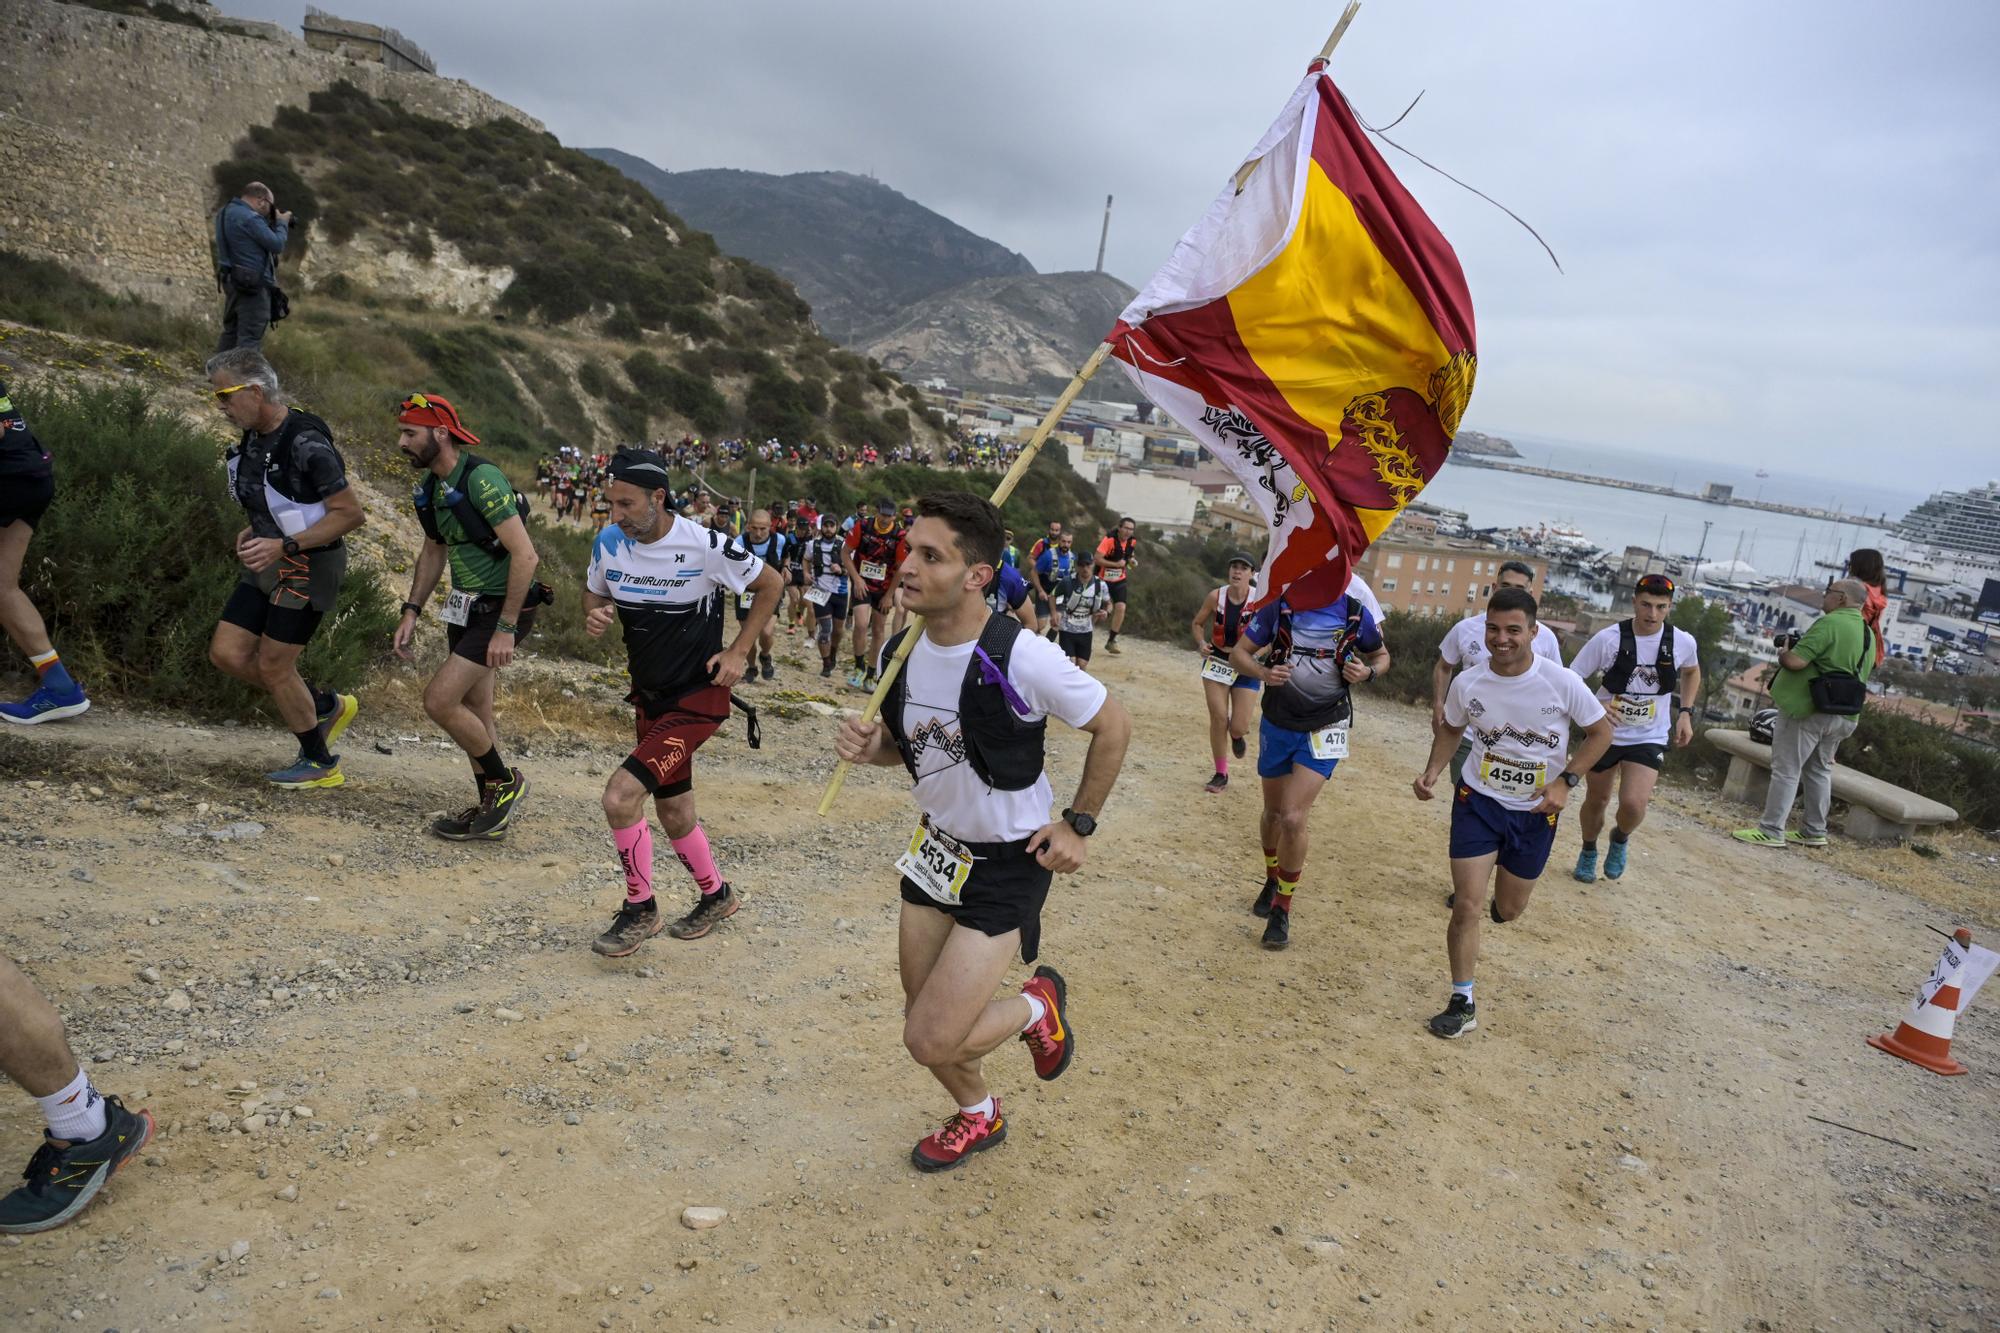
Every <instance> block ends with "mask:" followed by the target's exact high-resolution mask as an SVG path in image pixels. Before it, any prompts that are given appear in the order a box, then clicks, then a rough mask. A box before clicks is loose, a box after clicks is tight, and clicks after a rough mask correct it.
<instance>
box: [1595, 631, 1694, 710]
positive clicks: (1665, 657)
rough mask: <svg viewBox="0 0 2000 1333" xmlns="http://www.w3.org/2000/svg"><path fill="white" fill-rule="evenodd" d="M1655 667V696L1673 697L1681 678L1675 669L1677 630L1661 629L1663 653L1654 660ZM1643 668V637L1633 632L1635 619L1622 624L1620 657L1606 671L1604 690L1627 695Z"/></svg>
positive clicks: (1615, 658)
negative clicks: (1675, 636) (1640, 637)
mask: <svg viewBox="0 0 2000 1333" xmlns="http://www.w3.org/2000/svg"><path fill="white" fill-rule="evenodd" d="M1654 661H1655V662H1656V663H1657V665H1656V666H1655V667H1654V668H1653V671H1654V674H1655V675H1656V676H1657V677H1658V680H1656V681H1655V682H1654V684H1656V685H1657V686H1658V688H1657V689H1655V690H1654V691H1653V693H1655V694H1672V693H1673V692H1674V686H1675V683H1676V682H1677V681H1678V679H1679V675H1678V673H1676V672H1675V670H1674V627H1673V626H1672V625H1661V626H1660V652H1659V656H1658V657H1656V658H1655V659H1654ZM1638 667H1639V636H1638V635H1636V634H1634V633H1633V632H1632V622H1631V620H1630V619H1629V618H1628V619H1625V620H1621V621H1619V622H1618V655H1617V656H1616V657H1614V658H1612V659H1611V665H1610V666H1608V667H1606V668H1605V669H1604V690H1605V693H1607V694H1624V693H1626V689H1625V687H1626V686H1627V685H1630V684H1631V683H1632V673H1633V672H1634V671H1636V670H1637V669H1638Z"/></svg>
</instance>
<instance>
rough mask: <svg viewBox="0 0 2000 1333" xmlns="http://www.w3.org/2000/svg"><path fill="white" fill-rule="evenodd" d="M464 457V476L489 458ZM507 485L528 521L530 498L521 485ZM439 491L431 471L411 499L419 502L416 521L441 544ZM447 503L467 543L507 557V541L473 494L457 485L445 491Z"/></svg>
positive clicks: (487, 552)
mask: <svg viewBox="0 0 2000 1333" xmlns="http://www.w3.org/2000/svg"><path fill="white" fill-rule="evenodd" d="M464 460H465V471H463V472H461V473H460V474H459V475H460V476H461V477H470V476H471V475H472V472H473V469H474V468H478V467H484V466H488V464H487V462H486V460H485V459H483V458H481V457H480V456H479V455H477V454H466V455H464ZM505 475H506V473H504V472H503V473H501V476H503V477H504V476H505ZM507 484H508V485H509V486H510V487H512V488H513V490H514V509H515V512H517V513H519V514H520V516H521V522H523V523H526V522H527V521H528V497H527V496H525V495H523V494H521V491H520V488H519V487H515V486H514V484H513V483H512V482H508V483H507ZM437 490H438V475H437V473H435V472H432V473H430V474H428V475H427V476H425V478H424V479H423V481H421V482H419V483H418V485H417V489H416V492H415V494H414V495H412V496H411V499H412V500H413V501H414V502H415V503H416V506H417V522H419V523H421V524H423V526H424V536H426V537H428V538H429V539H430V540H432V541H434V542H436V543H438V544H439V545H440V546H442V545H443V544H444V538H443V537H442V536H441V535H439V533H438V522H437ZM444 503H445V507H446V508H447V509H449V510H451V516H452V517H453V518H455V519H457V520H458V526H459V528H460V529H462V530H463V531H464V533H465V539H466V541H467V542H469V543H470V544H472V545H474V546H477V547H478V548H479V549H480V550H482V551H484V552H486V554H488V555H490V556H492V557H493V558H494V559H495V560H504V559H506V557H507V546H506V543H504V542H502V541H501V540H500V538H499V536H498V535H497V534H496V533H495V532H494V531H493V525H492V524H491V523H488V522H487V521H486V515H484V514H482V513H480V512H479V506H478V505H475V504H474V503H472V497H471V496H469V495H467V494H466V493H465V492H464V491H461V490H458V489H457V488H455V487H454V488H452V489H449V490H447V491H446V492H445V493H444Z"/></svg>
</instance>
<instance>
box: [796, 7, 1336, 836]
mask: <svg viewBox="0 0 2000 1333" xmlns="http://www.w3.org/2000/svg"><path fill="white" fill-rule="evenodd" d="M1360 9H1361V0H1348V5H1347V8H1346V9H1345V10H1344V11H1343V12H1342V13H1341V16H1340V21H1339V22H1338V23H1336V24H1334V27H1333V34H1332V35H1331V36H1329V37H1328V38H1327V39H1326V45H1325V46H1323V47H1321V48H1320V53H1319V56H1318V59H1320V60H1325V59H1327V58H1328V57H1329V56H1331V55H1332V54H1333V48H1334V47H1336V46H1338V45H1340V39H1341V38H1342V37H1343V36H1345V35H1346V33H1347V25H1348V24H1350V23H1352V22H1354V16H1355V14H1356V13H1357V12H1359V11H1360ZM1258 160H1261V159H1258ZM1256 169H1257V162H1256V161H1251V162H1246V163H1244V165H1243V168H1242V170H1240V171H1239V172H1237V174H1236V188H1237V190H1238V192H1241V191H1242V189H1243V183H1244V182H1245V181H1247V180H1249V179H1250V173H1251V172H1253V171H1255V170H1256ZM1110 354H1111V344H1110V343H1108V342H1106V343H1099V344H1098V345H1097V350H1096V351H1094V352H1092V353H1091V354H1090V359H1089V360H1088V361H1085V362H1084V363H1083V366H1082V368H1081V369H1079V370H1078V371H1077V372H1076V377H1075V378H1074V379H1072V380H1070V382H1069V387H1067V388H1065V389H1064V390H1063V391H1062V393H1061V394H1059V395H1058V396H1057V397H1056V401H1055V406H1053V407H1051V408H1050V409H1049V413H1048V415H1047V416H1045V417H1043V418H1042V424H1041V425H1039V426H1037V427H1035V433H1034V435H1033V436H1031V437H1030V438H1029V440H1028V443H1027V445H1026V446H1025V447H1024V448H1023V449H1022V450H1021V452H1020V455H1019V456H1018V457H1017V458H1015V460H1014V465H1013V466H1012V467H1010V468H1008V469H1007V475H1006V476H1004V477H1002V478H1000V484H999V485H998V486H996V487H994V488H993V496H992V499H993V503H994V504H996V505H1004V504H1006V503H1007V498H1008V497H1009V496H1011V495H1012V494H1013V493H1014V488H1015V487H1016V486H1018V485H1020V484H1021V478H1022V477H1024V476H1026V475H1027V472H1028V466H1029V465H1030V464H1031V463H1033V462H1034V461H1035V455H1036V454H1038V453H1040V452H1041V451H1042V445H1044V444H1045V443H1047V442H1048V438H1049V433H1050V432H1051V431H1053V430H1054V429H1055V428H1056V424H1057V423H1058V422H1060V421H1061V420H1062V415H1063V413H1065V412H1067V411H1069V405H1070V404H1071V403H1073V402H1075V401H1076V396H1077V395H1078V394H1079V393H1081V392H1083V386H1084V385H1085V384H1086V383H1088V382H1089V380H1090V377H1091V376H1092V375H1095V374H1096V373H1097V370H1098V367H1100V366H1102V365H1103V364H1104V358H1105V357H1107V356H1109V355H1110ZM923 632H924V618H923V617H922V616H911V617H910V626H909V632H908V633H906V634H904V635H903V642H902V644H901V645H900V646H898V648H897V649H896V654H895V656H894V657H892V658H890V659H889V661H888V662H887V663H886V664H884V666H883V668H882V679H881V681H880V682H879V683H878V684H877V685H876V686H875V693H874V694H872V695H870V696H869V697H868V704H867V706H866V707H865V708H863V709H862V710H861V721H862V723H863V724H864V725H865V724H866V723H870V722H873V721H874V720H875V718H876V717H877V715H878V714H880V713H881V711H882V700H883V699H884V698H885V697H887V695H888V693H889V686H890V684H891V682H893V681H894V680H895V679H896V673H897V672H898V671H901V670H902V669H903V663H904V661H905V660H906V659H907V658H908V657H909V655H910V649H912V648H914V647H915V646H916V643H917V636H918V635H919V634H922V633H923ZM851 767H853V765H851V764H849V763H848V762H847V761H846V760H845V759H843V760H841V761H840V762H839V763H838V764H836V765H834V769H833V777H832V779H831V780H829V781H828V782H827V784H826V792H825V794H824V795H822V796H821V797H820V798H819V813H820V814H822V815H824V814H827V813H828V812H830V811H831V810H832V809H833V802H834V798H835V797H837V796H839V795H840V788H841V784H843V783H844V782H846V781H847V770H848V769H849V768H851Z"/></svg>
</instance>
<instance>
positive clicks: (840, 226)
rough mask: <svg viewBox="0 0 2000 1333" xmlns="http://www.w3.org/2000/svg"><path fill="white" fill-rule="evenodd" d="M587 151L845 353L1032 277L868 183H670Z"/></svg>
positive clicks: (766, 179)
mask: <svg viewBox="0 0 2000 1333" xmlns="http://www.w3.org/2000/svg"><path fill="white" fill-rule="evenodd" d="M582 151H583V152H585V153H587V154H589V155H590V156H592V157H594V158H596V159H597V160H599V161H600V162H604V163H607V164H609V165H611V166H614V167H616V168H617V169H618V170H620V171H622V172H623V173H625V175H626V176H628V177H630V178H631V179H632V180H634V181H637V182H638V183H639V184H640V185H642V186H644V187H645V188H646V189H647V190H649V191H651V192H652V194H653V195H654V197H655V198H657V199H659V200H660V202H661V203H663V204H665V205H666V206H667V207H668V208H669V209H671V210H673V211H674V213H676V214H677V215H679V216H680V217H682V218H684V219H686V220H687V222H688V223H689V225H691V226H694V227H698V228H700V229H701V230H703V231H705V232H708V233H710V234H711V235H713V236H714V237H715V238H716V241H717V242H718V243H719V244H720V245H721V246H722V247H723V248H724V249H726V250H728V251H729V252H730V253H732V254H738V255H742V256H743V257H744V258H746V259H750V260H753V261H755V262H757V263H760V264H763V265H766V266H767V267H770V268H773V269H775V270H777V271H778V272H779V273H782V274H784V275H785V276H786V277H787V278H788V279H790V280H791V282H792V284H793V286H795V287H796V288H797V289H798V291H799V294H800V295H801V296H802V297H804V298H805V300H806V303H807V304H808V305H810V306H811V307H812V309H813V317H814V320H815V322H817V323H818V325H819V327H820V329H821V331H822V332H824V333H826V334H827V335H828V336H829V337H832V338H836V339H838V340H840V341H843V342H851V341H853V339H854V337H855V335H856V334H857V332H858V331H859V330H861V329H863V328H869V327H879V326H882V325H885V324H888V323H891V322H893V321H894V319H895V317H896V316H897V315H898V314H899V313H900V312H901V311H903V310H904V309H906V308H908V307H909V306H910V305H912V304H914V303H915V302H917V301H920V300H922V299H924V298H925V297H928V296H932V295H934V294H936V293H938V292H941V291H945V290H948V289H950V288H953V287H957V286H961V285H963V284H964V283H966V282H970V281H973V280H975V279H979V278H991V277H1009V276H1027V275H1033V274H1034V272H1035V267H1034V265H1033V264H1031V263H1029V262H1028V260H1027V258H1026V257H1024V256H1023V255H1021V254H1019V253H1018V252H1016V251H1013V250H1010V249H1008V248H1007V247H1005V246H1003V245H1001V244H1000V243H999V242H997V241H993V240H989V239H988V238H986V237H984V236H981V235H979V234H978V233H976V232H974V231H972V230H970V229H969V228H966V227H964V226H961V225H960V224H959V223H957V222H954V221H952V220H951V219H950V218H948V217H945V216H944V215H943V214H941V213H938V212H937V211H935V210H934V209H931V208H927V207H925V206H924V205H923V204H921V203H918V202H917V201H916V200H914V199H911V198H910V197H909V196H907V195H905V194H903V193H901V192H900V191H898V190H895V189H893V188H892V187H890V186H888V185H885V184H883V183H882V182H881V181H878V180H875V179H874V178H872V177H868V176H858V175H854V174H853V173H851V172H844V171H802V172H794V173H791V174H789V175H782V176H781V175H774V174H772V173H769V172H760V171H747V170H743V169H740V168H735V167H713V168H703V169H699V170H693V171H668V170H666V169H664V168H662V167H659V166H657V165H655V164H654V163H652V162H649V161H647V160H646V159H645V158H642V157H638V156H636V155H634V154H631V153H627V152H624V151H622V150H620V149H616V148H585V149H583V150H582Z"/></svg>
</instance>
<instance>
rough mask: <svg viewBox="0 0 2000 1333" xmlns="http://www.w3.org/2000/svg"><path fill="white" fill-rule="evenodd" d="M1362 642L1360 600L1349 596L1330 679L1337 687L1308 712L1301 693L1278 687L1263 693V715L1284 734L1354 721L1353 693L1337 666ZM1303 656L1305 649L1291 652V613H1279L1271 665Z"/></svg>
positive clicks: (1317, 653)
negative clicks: (1295, 656)
mask: <svg viewBox="0 0 2000 1333" xmlns="http://www.w3.org/2000/svg"><path fill="white" fill-rule="evenodd" d="M1360 642H1361V601H1360V599H1359V598H1356V597H1352V596H1350V597H1349V598H1348V599H1347V629H1346V632H1345V633H1344V634H1343V635H1342V636H1341V643H1340V648H1339V649H1338V650H1337V653H1338V657H1337V659H1336V660H1335V662H1334V664H1333V665H1334V675H1333V678H1334V679H1335V680H1336V681H1339V682H1340V688H1339V689H1338V690H1337V691H1335V692H1334V693H1333V694H1330V695H1328V696H1327V697H1326V698H1325V699H1322V700H1319V701H1318V702H1317V703H1315V704H1314V705H1313V706H1312V707H1311V709H1310V710H1308V709H1306V707H1305V706H1304V705H1305V700H1304V699H1303V697H1301V696H1300V692H1299V691H1297V690H1294V689H1293V688H1292V687H1291V686H1289V685H1277V686H1272V687H1269V688H1266V689H1265V690H1264V716H1265V717H1267V718H1269V719H1270V720H1271V725H1272V726H1275V727H1283V728H1284V729H1285V730H1287V731H1318V730H1320V729H1321V728H1322V727H1337V726H1339V725H1340V724H1341V723H1343V722H1351V721H1352V720H1353V718H1354V690H1353V688H1352V687H1351V686H1349V685H1348V683H1347V680H1346V678H1345V677H1344V676H1342V675H1341V674H1340V670H1339V668H1340V665H1341V663H1342V662H1343V661H1345V660H1346V658H1347V655H1348V654H1349V653H1352V652H1355V651H1357V650H1358V649H1359V647H1360ZM1295 651H1296V653H1297V654H1299V655H1305V654H1306V653H1307V651H1308V650H1305V649H1298V650H1294V649H1293V647H1292V613H1291V611H1290V610H1281V611H1280V612H1279V613H1278V629H1277V633H1275V634H1273V635H1272V636H1271V657H1270V664H1271V665H1272V666H1276V665H1278V664H1279V663H1280V662H1283V661H1285V660H1286V659H1287V658H1289V657H1292V656H1294V654H1295ZM1331 651H1335V650H1320V649H1314V650H1310V652H1311V655H1312V656H1314V657H1322V656H1326V655H1328V654H1329V652H1331Z"/></svg>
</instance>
